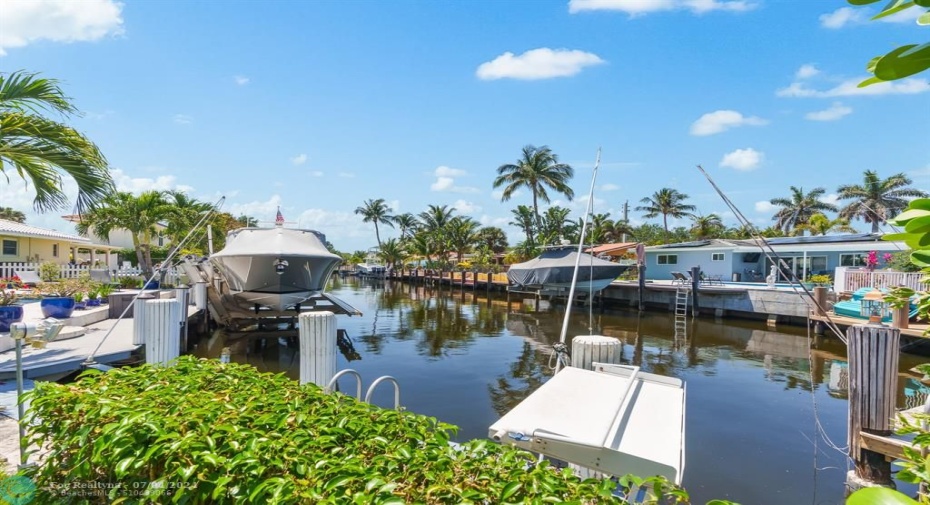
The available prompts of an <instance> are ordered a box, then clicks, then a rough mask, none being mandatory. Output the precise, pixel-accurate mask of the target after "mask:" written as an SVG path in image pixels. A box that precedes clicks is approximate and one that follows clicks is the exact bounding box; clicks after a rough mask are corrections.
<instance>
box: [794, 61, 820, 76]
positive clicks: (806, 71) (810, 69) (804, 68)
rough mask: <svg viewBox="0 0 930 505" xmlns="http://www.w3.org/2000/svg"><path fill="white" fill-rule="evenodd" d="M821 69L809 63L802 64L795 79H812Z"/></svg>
mask: <svg viewBox="0 0 930 505" xmlns="http://www.w3.org/2000/svg"><path fill="white" fill-rule="evenodd" d="M819 73H820V70H818V69H817V67H815V66H814V65H811V64H807V65H801V68H799V69H798V71H797V72H796V73H795V74H794V78H795V79H810V78H811V77H814V76H815V75H817V74H819Z"/></svg>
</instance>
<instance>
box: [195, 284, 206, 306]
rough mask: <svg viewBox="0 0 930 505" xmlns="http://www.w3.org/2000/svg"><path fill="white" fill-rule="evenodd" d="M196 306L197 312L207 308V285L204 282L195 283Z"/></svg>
mask: <svg viewBox="0 0 930 505" xmlns="http://www.w3.org/2000/svg"><path fill="white" fill-rule="evenodd" d="M193 295H194V296H193V299H194V306H195V307H197V310H205V309H206V308H207V283H206V282H203V281H199V282H195V283H194V289H193Z"/></svg>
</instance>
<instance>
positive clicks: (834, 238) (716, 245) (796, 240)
mask: <svg viewBox="0 0 930 505" xmlns="http://www.w3.org/2000/svg"><path fill="white" fill-rule="evenodd" d="M765 243H766V244H768V245H769V246H771V247H772V249H774V250H775V251H776V252H790V251H797V252H802V251H812V252H816V251H821V252H822V251H864V250H866V249H875V250H880V251H894V250H899V249H902V248H903V247H902V245H901V244H902V243H901V242H890V241H885V240H882V234H880V233H853V234H844V235H819V236H814V237H778V238H767V239H765ZM762 245H763V243H762V241H756V240H721V239H709V240H697V241H693V242H679V243H677V244H665V245H658V246H651V247H647V248H646V251H647V252H653V253H655V252H666V251H672V252H684V251H688V250H692V249H695V248H703V249H706V250H731V251H733V252H759V251H760V248H761V247H762Z"/></svg>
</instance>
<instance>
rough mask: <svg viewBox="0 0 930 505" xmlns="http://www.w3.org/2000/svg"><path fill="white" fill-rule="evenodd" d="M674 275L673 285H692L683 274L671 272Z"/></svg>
mask: <svg viewBox="0 0 930 505" xmlns="http://www.w3.org/2000/svg"><path fill="white" fill-rule="evenodd" d="M670 273H671V274H672V284H690V283H691V281H689V280H688V278H687V277H685V276H684V274H682V273H681V272H670Z"/></svg>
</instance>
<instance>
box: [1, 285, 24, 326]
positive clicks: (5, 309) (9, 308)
mask: <svg viewBox="0 0 930 505" xmlns="http://www.w3.org/2000/svg"><path fill="white" fill-rule="evenodd" d="M22 320H23V307H22V305H20V304H19V297H18V296H16V293H14V292H13V291H12V290H6V289H3V288H0V333H9V331H10V325H11V324H13V323H18V322H20V321H22Z"/></svg>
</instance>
